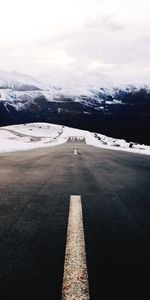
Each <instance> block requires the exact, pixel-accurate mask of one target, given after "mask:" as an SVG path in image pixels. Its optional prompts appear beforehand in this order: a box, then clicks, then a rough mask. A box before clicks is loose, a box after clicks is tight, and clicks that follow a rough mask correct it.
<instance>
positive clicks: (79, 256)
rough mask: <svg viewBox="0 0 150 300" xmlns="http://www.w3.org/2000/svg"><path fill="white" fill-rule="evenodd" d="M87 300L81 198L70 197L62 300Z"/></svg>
mask: <svg viewBox="0 0 150 300" xmlns="http://www.w3.org/2000/svg"><path fill="white" fill-rule="evenodd" d="M79 299H80V300H89V299H90V297H89V284H88V273H87V266H86V252H85V240H84V229H83V217H82V204H81V196H71V197H70V208H69V219H68V230H67V243H66V254H65V265H64V278H63V288H62V300H79Z"/></svg>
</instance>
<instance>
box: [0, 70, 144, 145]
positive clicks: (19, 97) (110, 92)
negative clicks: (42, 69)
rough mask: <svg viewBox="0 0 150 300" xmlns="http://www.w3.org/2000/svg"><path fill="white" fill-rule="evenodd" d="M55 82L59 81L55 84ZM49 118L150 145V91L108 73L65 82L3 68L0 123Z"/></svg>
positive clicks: (57, 122)
mask: <svg viewBox="0 0 150 300" xmlns="http://www.w3.org/2000/svg"><path fill="white" fill-rule="evenodd" d="M56 82H57V83H56ZM28 122H50V123H55V124H61V125H66V126H71V127H75V128H79V129H86V130H90V131H93V132H98V133H102V134H106V135H108V136H113V137H116V138H124V139H126V140H127V141H134V142H139V143H145V144H150V137H149V135H148V131H149V129H150V89H149V87H148V86H147V85H144V84H139V83H135V82H134V83H133V82H130V84H127V83H124V84H121V82H119V81H118V80H117V79H115V78H110V77H107V76H106V75H99V74H96V73H93V74H88V73H86V74H83V75H82V76H81V77H78V78H73V77H71V78H68V80H67V81H66V80H65V81H64V82H63V81H61V83H59V80H58V79H57V81H56V80H55V78H53V74H51V76H49V77H48V76H45V77H43V78H38V79H35V78H33V77H31V76H28V75H24V74H20V73H17V72H11V73H9V72H5V71H1V72H0V125H1V126H4V125H11V124H19V123H28Z"/></svg>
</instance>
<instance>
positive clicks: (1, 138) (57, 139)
mask: <svg viewBox="0 0 150 300" xmlns="http://www.w3.org/2000/svg"><path fill="white" fill-rule="evenodd" d="M69 137H78V138H85V141H86V143H87V144H88V145H92V146H95V147H100V148H105V149H112V150H121V151H127V152H133V153H141V154H147V155H150V146H145V145H139V144H135V143H127V142H126V141H125V140H121V139H115V138H111V137H107V136H105V135H102V134H98V133H92V132H89V131H85V130H80V129H74V128H69V127H66V126H61V125H54V124H50V123H30V124H21V125H12V126H5V127H1V128H0V153H5V152H13V151H22V150H31V149H36V148H43V147H52V146H56V145H60V144H63V143H65V142H66V141H67V140H68V138H69Z"/></svg>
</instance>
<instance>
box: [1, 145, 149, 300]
mask: <svg viewBox="0 0 150 300" xmlns="http://www.w3.org/2000/svg"><path fill="white" fill-rule="evenodd" d="M75 144H76V149H77V154H75V151H74V150H75ZM70 195H80V196H81V199H82V208H83V222H84V233H85V245H86V255H87V269H88V276H89V289H90V299H91V300H99V299H108V294H109V293H111V296H110V297H112V298H113V297H114V296H115V298H116V299H117V298H118V299H122V297H123V296H125V295H126V297H128V299H130V297H131V293H132V294H133V296H134V299H135V295H137V294H139V293H140V292H141V293H144V292H145V291H146V290H147V291H149V281H150V278H149V277H150V157H149V156H144V155H138V154H130V153H126V152H121V151H111V150H104V149H100V148H96V147H92V146H88V145H86V144H85V143H84V141H79V142H78V141H73V140H72V141H71V140H69V141H68V142H67V143H66V144H63V145H61V146H56V147H52V148H46V149H39V150H34V151H26V152H18V153H11V154H1V155H0V299H1V300H3V299H4V300H9V299H15V300H18V299H19V300H48V299H49V300H50V299H51V300H57V299H61V293H62V281H63V271H64V257H65V246H66V234H67V222H68V211H69V199H70ZM110 297H109V298H110Z"/></svg>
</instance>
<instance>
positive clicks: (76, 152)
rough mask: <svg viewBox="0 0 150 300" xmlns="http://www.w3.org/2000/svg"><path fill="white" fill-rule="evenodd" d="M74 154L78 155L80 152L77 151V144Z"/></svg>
mask: <svg viewBox="0 0 150 300" xmlns="http://www.w3.org/2000/svg"><path fill="white" fill-rule="evenodd" d="M74 154H75V155H77V154H78V151H77V146H76V145H75V148H74Z"/></svg>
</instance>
